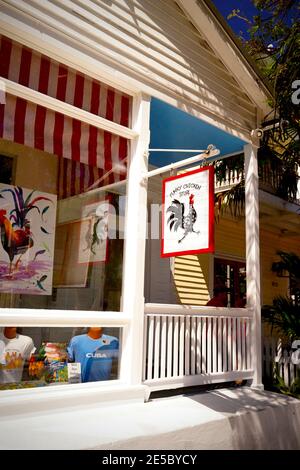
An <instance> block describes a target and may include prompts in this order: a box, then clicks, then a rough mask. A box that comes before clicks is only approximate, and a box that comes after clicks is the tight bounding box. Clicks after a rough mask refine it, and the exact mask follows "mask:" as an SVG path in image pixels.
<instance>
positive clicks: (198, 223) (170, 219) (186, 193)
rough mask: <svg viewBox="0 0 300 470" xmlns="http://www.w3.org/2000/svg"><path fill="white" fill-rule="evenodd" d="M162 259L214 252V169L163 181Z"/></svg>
mask: <svg viewBox="0 0 300 470" xmlns="http://www.w3.org/2000/svg"><path fill="white" fill-rule="evenodd" d="M162 194H163V211H162V239H161V256H162V257H169V256H180V255H186V254H196V253H209V252H214V249H215V244H214V168H213V166H207V167H204V168H200V169H197V170H192V171H189V172H187V173H184V174H182V175H178V176H171V177H170V178H166V179H165V180H164V181H163V190H162Z"/></svg>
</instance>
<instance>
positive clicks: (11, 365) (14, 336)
mask: <svg viewBox="0 0 300 470" xmlns="http://www.w3.org/2000/svg"><path fill="white" fill-rule="evenodd" d="M120 331H121V330H120V329H118V328H102V327H92V328H38V327H34V328H27V327H26V328H14V327H4V328H0V390H12V389H20V388H34V387H45V386H48V385H51V386H55V385H64V384H65V385H66V384H76V383H87V382H102V381H107V380H115V379H117V378H118V377H119V349H120V339H121V338H120V335H121V333H120Z"/></svg>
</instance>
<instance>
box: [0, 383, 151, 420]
mask: <svg viewBox="0 0 300 470" xmlns="http://www.w3.org/2000/svg"><path fill="white" fill-rule="evenodd" d="M148 390H149V389H148V387H147V386H145V385H129V384H126V383H124V382H121V381H120V380H114V381H107V382H101V383H99V382H93V383H85V384H66V385H57V386H54V385H53V386H46V387H41V388H35V389H26V390H25V389H20V390H5V391H0V415H1V416H2V417H4V416H10V415H23V414H30V413H35V412H49V410H51V411H52V412H55V411H59V410H66V409H70V408H72V409H75V410H76V409H83V408H85V407H88V408H91V407H95V406H97V407H99V406H102V405H105V406H107V405H108V404H109V403H110V404H114V405H115V404H126V403H143V402H144V401H145V400H147V399H148V397H149V391H148Z"/></svg>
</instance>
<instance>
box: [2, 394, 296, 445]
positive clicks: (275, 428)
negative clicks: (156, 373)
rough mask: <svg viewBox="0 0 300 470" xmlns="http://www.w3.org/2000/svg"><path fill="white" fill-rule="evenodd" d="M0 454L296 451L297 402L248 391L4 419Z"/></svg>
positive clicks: (177, 397)
mask: <svg viewBox="0 0 300 470" xmlns="http://www.w3.org/2000/svg"><path fill="white" fill-rule="evenodd" d="M0 448H1V449H161V450H167V449H194V450H195V449H199V450H200V449H300V401H299V400H296V399H293V398H290V397H286V396H283V395H279V394H275V393H270V392H265V391H256V390H252V389H250V388H248V387H241V388H233V389H217V390H213V391H207V392H203V393H199V394H194V395H188V396H182V395H181V396H175V397H170V398H161V399H155V400H151V401H149V402H148V403H138V404H128V405H118V406H111V405H109V406H107V407H99V408H95V407H91V408H89V407H88V406H87V407H84V408H82V409H81V410H80V411H78V410H76V411H75V410H73V411H72V410H66V411H63V410H61V411H60V412H57V413H55V414H54V413H53V414H47V415H45V414H41V413H36V415H30V416H26V414H25V415H22V416H10V417H6V418H4V419H2V420H1V425H0Z"/></svg>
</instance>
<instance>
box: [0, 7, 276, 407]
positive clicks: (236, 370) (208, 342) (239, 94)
mask: <svg viewBox="0 0 300 470" xmlns="http://www.w3.org/2000/svg"><path fill="white" fill-rule="evenodd" d="M0 6H1V14H0V30H1V32H2V33H3V34H5V35H7V36H8V37H10V38H12V39H14V40H17V41H19V42H21V43H23V44H25V45H27V46H29V47H31V48H33V49H35V50H37V51H39V52H41V53H44V54H46V55H48V56H50V57H51V58H53V59H55V60H58V61H60V62H62V63H65V64H66V65H68V66H71V67H73V68H75V69H77V70H79V71H82V72H84V73H86V74H87V75H89V76H91V77H94V78H97V79H99V80H101V81H103V82H105V83H107V84H109V85H111V86H114V87H116V88H118V89H120V90H122V91H124V92H126V93H128V94H130V95H131V96H133V99H134V104H133V113H132V115H133V120H132V126H131V129H127V130H126V131H125V129H121V128H120V127H121V126H118V125H116V124H113V123H110V122H107V121H106V120H104V119H101V118H96V117H95V116H94V115H90V113H87V112H84V111H78V109H76V110H75V109H72V107H70V106H69V107H67V108H68V109H67V108H66V107H65V105H63V106H64V108H65V109H64V110H62V109H61V108H59V106H60V104H59V103H58V102H57V101H56V100H52V99H50V98H49V97H45V96H43V97H42V96H40V94H39V93H37V92H33V91H28V90H24V89H23V88H24V87H22V86H21V85H16V84H13V83H9V82H7V81H6V83H5V85H6V87H7V89H8V90H9V92H10V93H12V94H15V95H17V96H24V97H25V98H26V99H28V100H32V101H34V102H35V103H38V104H42V105H44V106H48V107H50V108H51V106H52V108H51V109H54V110H59V111H62V112H68V113H70V114H69V115H70V116H72V117H76V118H77V119H80V120H81V121H82V122H87V123H92V124H93V125H96V126H98V127H99V128H101V129H108V130H110V131H111V132H114V133H116V134H119V135H124V136H126V137H127V138H128V139H130V140H131V154H130V161H129V171H128V180H127V184H128V190H127V211H126V214H127V215H126V227H125V240H126V243H125V252H124V266H123V288H122V307H121V312H86V311H84V312H83V311H76V312H73V311H43V310H29V311H24V310H17V309H12V310H9V311H7V309H2V310H1V312H0V323H1V325H2V326H6V325H10V326H11V325H18V326H22V325H23V326H35V325H38V326H50V325H51V326H69V325H72V326H84V325H86V324H87V323H88V324H89V325H91V326H92V325H97V324H98V323H99V321H101V325H103V326H118V327H120V328H122V330H123V336H122V338H123V339H122V359H121V371H120V379H119V380H118V381H116V383H114V384H110V385H109V388H107V387H106V388H105V387H104V388H103V386H102V385H101V384H99V383H98V384H97V383H96V384H88V385H84V386H73V387H69V388H68V391H64V390H63V387H62V388H61V391H57V392H56V394H57V396H59V395H60V394H63V393H65V394H66V395H68V396H70V397H71V396H73V397H74V396H75V395H76V396H77V399H78V403H79V402H80V400H81V399H82V397H83V396H84V397H88V395H89V394H91V396H94V397H95V396H96V395H97V396H99V399H101V392H102V391H103V394H104V395H105V394H106V396H107V394H111V393H114V391H115V393H116V396H118V397H120V396H121V394H122V393H123V391H124V389H126V390H127V391H128V390H129V389H130V387H132V389H133V387H136V388H135V390H140V394H141V396H144V394H145V387H143V386H142V384H145V385H151V386H152V385H153V388H170V387H172V386H180V385H190V384H198V383H209V382H216V381H225V380H233V379H244V378H245V379H251V380H253V385H255V386H258V387H260V386H261V352H260V350H261V346H260V340H261V338H260V280H259V225H258V223H259V218H258V215H259V214H258V175H257V160H256V142H255V141H252V138H251V130H252V129H255V128H256V127H257V126H258V123H259V116H260V115H262V114H264V113H265V111H266V109H267V107H266V105H265V100H266V96H267V91H266V90H265V89H264V87H263V86H262V85H261V84H258V83H257V80H256V76H255V73H254V72H253V71H251V70H250V68H249V64H247V63H246V61H245V59H244V58H243V57H242V55H241V54H240V53H239V52H238V51H237V50H236V48H235V47H234V46H233V45H232V43H231V42H230V40H229V39H228V38H227V36H226V34H225V33H224V32H222V30H221V29H220V26H219V25H216V24H215V23H216V20H215V19H214V17H213V15H212V13H211V12H210V10H209V9H208V7H207V5H206V2H204V1H203V2H200V3H199V5H198V2H196V1H187V2H185V1H178V2H175V1H173V0H163V1H160V2H152V1H150V0H133V1H132V2H130V4H129V3H128V2H127V1H125V0H114V1H113V2H110V4H109V5H108V4H107V3H106V2H92V1H90V0H73V1H69V0H49V1H39V0H32V1H30V2H27V1H23V0H7V1H6V0H0ZM182 7H183V9H182ZM196 7H197V8H198V10H196V11H197V14H196V15H195V19H196V22H197V27H198V28H199V29H200V26H201V27H203V28H205V24H206V22H207V21H209V22H210V25H211V31H210V33H211V39H210V36H209V33H208V31H207V29H205V31H206V33H205V34H204V33H200V32H199V29H196V27H195V26H194V25H193V24H192V23H191V22H190V16H191V14H192V12H193V11H194V9H195V8H196ZM183 10H185V12H184V11H183ZM198 17H199V18H198ZM200 23H201V25H200ZM179 31H180V34H179ZM220 44H221V45H222V47H223V48H224V54H225V56H224V57H225V59H226V60H225V59H224V62H225V63H223V62H222V60H221V57H220V56H218V55H217V54H216V52H215V49H217V48H218V46H219V45H220ZM213 46H214V47H213ZM230 64H233V65H232V67H230ZM237 77H240V79H239V81H238V79H237ZM26 93H27V94H26ZM151 96H155V97H157V98H159V99H161V100H163V101H165V102H167V103H169V104H171V105H174V106H176V107H178V108H180V109H182V110H185V111H187V112H189V113H190V114H192V115H194V116H195V117H197V118H199V119H202V120H204V121H206V122H208V123H210V124H212V125H214V126H216V127H217V128H219V129H222V130H225V131H227V132H228V133H230V134H232V135H234V136H238V137H240V138H241V139H243V140H244V141H245V142H246V143H248V144H247V145H245V162H246V164H245V170H246V237H247V305H248V307H247V309H242V310H239V309H235V311H233V310H230V309H222V311H216V310H215V309H211V310H208V309H198V308H191V309H189V310H187V311H186V310H185V308H184V307H183V306H178V305H163V304H160V305H146V306H145V303H144V272H145V269H144V268H145V256H144V253H145V233H146V222H147V221H146V211H147V186H146V185H145V184H141V181H142V180H143V177H144V175H145V173H147V171H148V146H149V116H150V101H151ZM75 113H76V114H75ZM124 133H126V135H125V134H124ZM151 345H152V346H151ZM143 369H144V370H143ZM66 387H67V386H66ZM71 388H72V390H71ZM28 392H29V393H28ZM128 393H129V392H128ZM137 393H138V392H137ZM6 395H7V394H6V393H3V399H5V396H6ZM50 395H51V397H54V394H53V390H51V391H49V390H34V391H28V390H27V391H21V390H20V391H16V392H15V395H14V397H15V398H16V397H17V396H19V397H20V399H21V398H22V397H25V398H26V400H29V397H30V396H32V397H34V398H35V399H36V398H37V397H38V396H39V397H41V399H42V397H43V399H44V400H45V403H46V402H47V396H48V397H49V396H50ZM111 396H113V395H111ZM123 396H124V395H123ZM128 396H129V395H128ZM11 397H12V396H11V394H10V395H9V394H8V395H7V399H8V400H11ZM22 399H23V398H22Z"/></svg>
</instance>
